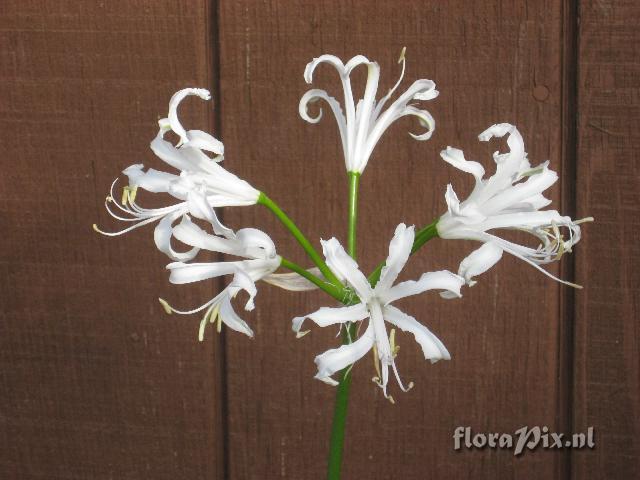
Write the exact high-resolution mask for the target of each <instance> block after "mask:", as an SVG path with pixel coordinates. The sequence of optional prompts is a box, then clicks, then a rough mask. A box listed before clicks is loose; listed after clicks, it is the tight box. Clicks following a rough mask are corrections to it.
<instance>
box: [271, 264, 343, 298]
mask: <svg viewBox="0 0 640 480" xmlns="http://www.w3.org/2000/svg"><path fill="white" fill-rule="evenodd" d="M280 266H281V267H284V268H288V269H289V270H291V271H293V272H296V273H297V274H298V275H300V276H302V277H304V278H306V279H307V280H309V281H310V282H311V283H313V284H314V285H316V286H317V287H318V288H320V289H321V290H324V291H325V292H327V293H328V294H329V295H331V296H332V297H333V298H335V299H336V300H338V301H339V302H342V303H344V302H346V301H347V299H348V298H349V293H348V292H347V290H346V289H344V288H341V287H337V286H335V285H334V284H333V283H329V282H326V281H324V280H322V279H321V278H318V277H316V276H315V275H314V274H313V273H311V272H309V271H308V270H305V269H304V268H302V267H301V266H300V265H298V264H297V263H294V262H292V261H290V260H287V259H286V258H284V257H282V260H281V261H280Z"/></svg>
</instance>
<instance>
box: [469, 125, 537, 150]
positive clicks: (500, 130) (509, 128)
mask: <svg viewBox="0 0 640 480" xmlns="http://www.w3.org/2000/svg"><path fill="white" fill-rule="evenodd" d="M506 134H509V138H508V139H507V145H508V146H509V150H510V153H511V154H512V155H515V156H524V155H525V152H524V140H522V135H520V132H519V131H518V129H517V128H516V127H515V126H514V125H511V124H510V123H498V124H496V125H492V126H490V127H489V128H487V129H486V130H485V131H484V132H482V133H481V134H480V135H478V139H479V140H480V141H481V142H488V141H489V140H491V138H493V137H498V138H501V137H504V136H505V135H506Z"/></svg>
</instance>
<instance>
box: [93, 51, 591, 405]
mask: <svg viewBox="0 0 640 480" xmlns="http://www.w3.org/2000/svg"><path fill="white" fill-rule="evenodd" d="M322 63H327V64H329V65H331V66H333V67H334V68H335V69H336V70H337V72H338V74H339V76H340V80H341V82H342V87H343V93H344V103H343V105H341V104H340V103H339V102H338V101H337V100H336V99H335V98H333V97H331V96H329V94H328V93H327V92H326V91H324V90H319V89H311V90H309V91H308V92H307V93H305V94H304V95H303V96H302V99H301V100H300V115H301V116H302V118H303V119H304V120H306V121H308V122H310V123H317V122H318V121H319V120H320V118H321V116H322V110H320V111H319V113H318V114H317V115H316V116H312V115H310V114H309V111H308V107H309V105H310V104H311V103H313V102H316V101H319V100H322V101H324V102H326V103H327V104H328V106H329V107H330V109H331V111H332V113H333V115H334V117H335V120H336V122H337V125H338V131H339V133H340V138H341V142H342V147H343V151H344V158H345V165H346V169H347V172H348V174H349V178H350V179H352V178H354V177H358V176H359V175H360V174H361V173H362V172H363V171H364V169H365V167H366V166H367V163H368V161H369V159H370V157H371V155H372V152H373V150H374V147H375V145H376V144H377V142H378V141H379V140H380V138H381V136H382V134H383V133H384V132H385V131H386V130H387V128H388V127H389V126H390V125H391V124H392V123H393V122H395V121H396V120H397V119H399V118H401V117H403V116H407V115H409V116H414V117H416V118H417V119H418V120H419V122H420V124H421V125H422V126H423V127H425V128H426V132H424V133H422V134H420V135H414V134H411V135H412V136H413V137H414V138H415V139H417V140H427V139H429V138H430V137H431V135H432V133H433V130H434V128H435V122H434V120H433V117H432V116H431V115H430V114H429V112H427V111H426V110H424V109H421V108H419V107H418V106H417V104H416V102H421V101H426V100H432V99H434V98H435V97H436V96H437V95H438V91H437V90H436V89H435V84H434V82H433V81H431V80H426V79H420V80H416V81H415V82H413V84H412V85H411V86H409V88H407V89H406V90H405V91H404V93H402V94H400V95H399V96H398V97H397V98H396V99H395V100H394V101H391V97H392V96H393V95H394V93H395V92H396V90H397V89H398V87H399V86H400V84H401V82H402V80H403V77H404V73H405V67H406V59H405V55H404V50H403V52H402V54H401V56H400V60H399V63H401V64H402V72H401V74H400V78H399V79H398V81H397V82H396V83H395V85H394V86H393V87H392V88H391V89H390V90H389V91H388V93H387V94H386V95H384V96H383V97H382V98H380V100H376V97H377V89H378V81H379V77H380V67H379V65H378V64H377V63H376V62H372V61H370V60H368V59H367V58H365V57H363V56H361V55H359V56H356V57H354V58H352V59H350V60H349V61H348V62H346V64H345V63H343V62H342V61H341V60H340V59H338V58H337V57H335V56H332V55H322V56H320V57H318V58H315V59H313V61H311V62H310V63H309V64H308V65H307V67H306V69H305V72H304V79H305V80H306V82H307V83H311V82H312V80H313V73H314V71H315V69H316V68H317V67H318V65H320V64H322ZM361 66H362V67H366V69H367V73H368V76H367V81H366V86H365V90H364V94H363V98H362V99H360V100H359V101H357V102H356V101H355V100H354V96H353V90H352V86H351V80H350V75H351V73H352V72H353V70H354V69H356V68H358V67H361ZM189 96H196V97H199V98H201V99H203V100H209V99H210V95H209V92H208V91H207V90H204V89H200V88H187V89H184V90H180V91H179V92H177V93H176V94H175V95H174V96H173V97H172V98H171V100H170V102H169V113H168V115H167V118H163V119H162V120H160V121H159V122H158V123H159V131H158V134H157V136H156V137H155V138H154V139H153V141H152V142H151V149H152V151H153V152H154V153H155V154H156V156H157V157H158V158H160V160H162V161H163V162H164V163H166V164H167V165H168V166H169V167H172V168H173V169H174V170H175V171H177V172H176V173H171V172H165V171H158V170H154V169H152V168H147V169H145V167H144V165H141V164H136V165H131V166H129V167H128V168H126V169H125V170H124V171H123V174H124V175H125V176H127V177H128V185H126V186H125V187H123V189H122V197H121V202H117V201H116V200H115V198H116V197H115V194H114V190H115V187H116V183H117V179H116V181H114V182H113V184H112V185H111V192H110V195H109V196H108V197H107V200H106V202H105V206H106V208H107V211H108V212H109V213H110V214H111V215H112V216H113V217H114V218H116V219H117V220H120V221H123V222H129V223H131V225H130V226H129V227H128V228H125V229H123V230H120V231H117V232H105V231H103V230H100V229H98V228H97V227H96V226H95V225H94V228H95V229H96V230H97V231H98V232H100V233H103V234H105V235H110V236H115V235H121V234H124V233H126V232H129V231H131V230H134V229H136V228H139V227H142V226H144V225H147V224H151V223H155V222H157V225H156V227H155V230H154V240H155V244H156V246H157V248H158V250H159V251H160V252H162V253H164V254H166V255H167V256H168V257H169V259H170V260H171V263H169V264H168V265H167V270H168V271H169V281H170V282H171V283H174V284H187V283H192V282H200V281H206V280H209V279H213V278H217V277H223V276H224V277H228V278H229V279H230V280H229V281H228V283H227V284H226V286H225V288H224V289H223V290H222V291H221V292H219V293H218V294H217V295H216V296H215V297H213V298H212V299H210V300H208V301H206V302H204V303H203V304H202V305H200V306H198V307H196V308H193V309H191V310H178V309H175V308H173V307H172V306H171V305H170V304H169V303H168V302H167V301H165V300H163V299H160V303H161V304H162V306H163V307H164V309H165V310H166V312H167V313H179V314H191V313H196V312H204V313H203V316H202V320H201V323H200V330H199V338H200V340H202V339H203V336H204V331H205V327H206V325H207V324H209V323H212V324H215V325H216V328H217V330H218V331H220V329H221V328H222V324H225V325H226V326H227V327H229V328H230V329H232V330H235V331H237V332H242V333H244V334H246V335H248V336H253V331H252V329H251V327H250V326H249V324H248V323H247V322H246V321H244V320H243V319H242V318H240V316H239V315H238V314H237V313H236V311H235V310H234V308H233V303H232V302H233V299H234V298H235V297H236V296H237V295H238V294H239V293H240V292H242V291H244V292H245V294H246V296H247V299H246V302H245V305H244V308H245V310H253V309H254V300H255V297H256V295H257V285H256V284H257V283H258V282H259V281H264V282H266V283H270V284H272V285H275V286H277V287H280V288H284V289H287V290H292V291H304V290H311V289H315V288H320V289H322V290H324V291H326V292H327V293H328V294H330V295H331V296H332V297H333V298H335V299H336V300H339V301H340V302H341V303H342V304H343V305H341V306H337V307H336V306H329V307H322V308H320V309H319V310H317V311H315V312H313V313H310V314H308V315H304V316H300V317H295V318H294V319H293V324H292V327H293V330H294V332H295V333H296V334H297V336H298V337H302V336H303V335H304V334H306V333H308V331H305V330H303V325H304V324H305V321H306V320H307V319H308V320H311V321H312V322H313V323H315V324H316V325H317V326H318V327H327V326H335V327H338V328H339V329H340V330H343V331H344V332H345V333H346V335H344V337H345V341H344V344H343V345H341V346H339V347H338V348H334V349H330V350H327V351H326V352H324V353H322V354H320V355H318V356H317V357H316V358H315V363H316V365H317V369H318V371H317V374H316V378H317V379H319V380H322V381H324V382H326V383H329V384H332V385H337V384H338V381H337V380H336V379H335V378H334V376H335V375H336V374H337V373H338V372H340V371H348V370H345V369H348V368H349V367H350V366H351V365H353V364H354V363H355V362H357V361H358V360H359V359H360V358H362V357H363V356H364V355H366V354H367V353H368V352H370V351H372V352H373V356H374V360H375V365H376V376H375V377H374V381H375V383H376V384H377V385H379V386H380V388H381V389H382V390H383V392H384V395H385V397H387V398H389V399H390V400H392V401H393V398H392V397H391V396H390V395H389V394H388V392H387V390H388V382H389V377H390V372H391V373H393V376H394V377H395V379H396V381H397V383H398V385H399V387H400V389H402V390H403V391H407V390H408V389H409V388H411V386H412V385H413V384H412V383H409V384H408V385H407V386H405V384H404V383H403V382H402V380H401V378H400V375H399V373H398V369H397V365H396V356H397V353H398V347H397V345H396V343H395V332H396V330H395V329H396V328H398V329H400V330H402V331H404V332H407V333H411V334H412V335H413V336H414V338H415V340H416V342H417V343H418V345H419V346H420V348H421V349H422V352H423V354H424V357H425V359H428V360H430V361H431V362H436V361H438V360H442V359H445V360H449V359H450V358H451V356H450V354H449V352H448V350H447V348H446V347H445V346H444V344H443V342H442V341H440V340H439V339H438V337H436V336H435V335H434V334H433V333H432V332H431V331H430V330H429V329H428V328H427V327H426V326H425V325H423V324H422V323H420V322H419V321H418V320H416V319H415V318H413V317H412V316H410V315H408V314H406V313H404V312H403V311H401V310H400V309H398V308H397V307H395V306H394V305H393V302H395V301H396V300H399V299H401V298H405V297H408V296H412V295H418V294H420V293H423V292H426V291H428V290H436V291H439V292H440V295H441V296H442V297H444V298H447V299H455V298H459V297H461V290H462V288H463V287H464V286H465V285H466V286H473V285H474V284H475V283H476V281H475V280H474V277H476V276H478V275H480V274H482V273H484V272H486V271H487V270H488V269H489V268H491V267H492V266H493V265H495V264H496V263H497V262H498V261H499V260H500V259H501V258H502V253H503V252H505V251H506V252H507V253H509V254H511V255H513V256H515V257H517V258H520V259H521V260H524V261H525V262H527V263H529V264H531V265H533V266H534V267H535V268H537V269H539V270H541V271H542V272H544V273H545V274H546V275H548V276H550V277H552V278H554V279H556V280H558V281H560V282H562V283H566V284H569V285H572V286H576V287H577V285H575V284H572V283H569V282H566V281H564V280H560V279H558V278H556V277H555V276H553V275H552V274H551V273H549V272H547V271H546V270H544V269H543V268H542V265H545V264H548V263H551V262H554V261H557V260H559V259H560V257H561V256H562V255H563V254H564V253H565V252H570V251H571V249H572V247H573V246H574V245H575V244H576V243H577V242H578V241H579V240H580V226H579V224H580V223H581V222H584V221H587V220H592V219H591V218H588V219H583V220H581V221H574V220H572V219H571V218H570V217H567V216H562V215H560V214H559V213H558V212H557V211H556V210H543V208H545V207H547V206H548V205H549V204H550V203H551V201H550V200H548V199H547V198H545V197H544V195H543V192H544V191H545V190H547V189H548V188H549V187H551V186H552V185H553V184H554V183H555V182H556V180H557V178H558V176H557V174H556V173H555V172H554V171H553V170H550V169H549V162H545V163H542V164H541V165H538V166H535V167H532V166H531V164H530V163H529V160H528V159H527V154H526V152H525V149H524V142H523V139H522V136H521V135H520V133H519V132H518V130H517V129H516V127H515V126H513V125H510V124H508V123H501V124H497V125H493V126H491V127H490V128H488V129H487V130H486V131H485V132H483V133H481V134H480V136H479V138H480V140H482V141H487V140H489V139H490V138H492V137H498V138H499V137H505V136H507V145H508V147H509V151H508V152H506V153H499V152H496V153H495V154H494V155H493V159H494V161H495V163H496V171H495V173H494V174H493V176H491V177H489V178H484V177H485V170H484V168H483V166H482V165H481V164H480V163H478V162H473V161H468V160H466V159H465V157H464V154H463V152H462V151H461V150H458V149H455V148H451V147H447V148H446V149H445V150H443V151H442V152H441V156H442V158H443V159H444V160H445V161H446V162H447V163H449V164H450V165H452V166H454V167H455V168H457V169H459V170H462V171H463V172H466V173H470V174H471V175H473V176H474V178H475V186H474V188H473V191H472V192H471V194H470V195H469V196H468V198H467V199H465V200H464V201H460V200H459V198H458V196H457V195H456V193H455V191H454V190H453V187H452V186H451V185H449V186H448V187H447V189H446V193H445V201H446V205H447V211H446V212H445V213H444V214H443V215H442V216H441V217H440V218H439V219H437V220H436V221H435V222H432V223H430V224H427V226H426V227H425V228H423V229H420V230H418V231H416V229H415V227H413V226H406V225H405V224H404V223H400V224H399V225H398V226H397V228H396V230H395V234H394V236H393V238H392V239H391V242H390V244H389V254H388V257H387V258H386V260H385V261H384V262H382V263H381V264H380V267H379V268H378V269H377V270H376V271H375V272H374V273H373V274H372V275H370V276H369V277H368V278H367V276H366V275H365V274H364V273H363V272H362V271H361V270H360V269H359V267H358V265H357V263H356V261H355V260H354V258H353V257H352V256H351V255H350V254H348V253H347V251H345V249H344V248H343V246H342V245H341V244H340V242H339V241H338V240H337V239H336V238H331V239H330V240H326V241H325V240H321V245H322V251H323V253H324V258H322V256H321V255H319V254H318V253H317V252H316V251H315V249H314V247H313V245H312V244H311V242H309V241H308V240H307V239H306V237H304V235H303V234H302V232H301V231H300V230H299V229H298V228H297V226H296V225H295V223H293V221H292V220H291V219H290V218H289V217H287V216H286V214H285V213H284V212H283V211H282V210H281V209H280V208H279V207H278V206H277V205H276V204H275V202H273V201H272V200H271V199H269V198H268V197H267V196H266V195H265V194H264V193H262V192H260V191H259V190H257V189H256V188H254V187H253V186H251V185H250V184H249V183H248V182H246V181H245V180H242V179H240V178H238V177H237V176H236V175H234V174H233V173H231V172H229V171H228V170H226V169H225V168H224V167H222V165H221V163H222V161H223V154H224V146H223V144H222V142H220V141H219V140H217V139H216V138H214V137H213V136H212V135H210V134H208V133H206V132H203V131H200V130H186V129H185V128H184V127H183V126H182V124H181V123H180V120H179V118H178V106H179V104H180V103H181V102H182V101H183V100H184V99H185V98H187V97H189ZM388 103H390V105H389V106H388V107H387V108H386V109H385V107H386V106H387V104H388ZM343 108H344V112H343ZM169 132H172V133H173V134H174V135H175V136H176V137H177V138H178V142H177V143H176V144H173V143H171V142H169V141H167V140H166V139H165V136H166V135H167V134H168V133H169ZM350 181H351V180H350ZM355 186H356V188H357V183H356V184H355ZM140 190H144V191H146V192H149V193H153V194H164V195H165V196H168V197H169V198H171V199H172V200H171V203H170V204H169V205H167V206H165V207H160V208H145V207H143V206H141V205H140V204H139V203H138V201H137V198H138V197H137V195H138V192H139V191H140ZM356 198H357V195H354V196H352V197H351V198H350V199H349V200H350V209H349V210H350V212H355V209H352V208H351V207H352V206H354V204H353V202H355V199H356ZM256 204H260V205H263V206H265V207H267V208H268V209H269V210H270V211H271V212H272V213H273V214H275V215H276V216H277V217H278V219H279V220H281V221H282V223H283V225H284V226H285V227H286V228H287V229H288V230H289V231H290V232H291V233H292V235H293V236H294V237H295V238H296V240H298V242H299V243H300V245H301V246H302V247H303V249H304V250H305V252H306V253H307V254H308V255H309V258H310V260H311V261H312V262H313V263H314V264H315V267H314V268H310V269H306V268H302V267H300V266H298V265H297V264H295V263H293V262H290V261H289V260H286V259H285V258H283V257H282V256H281V255H279V254H278V253H277V250H276V246H275V245H274V243H273V241H272V240H271V238H270V237H269V236H268V235H267V234H266V233H264V232H262V231H260V230H257V229H255V228H242V229H239V230H237V231H234V230H232V229H230V228H228V227H226V226H225V225H224V224H223V223H222V222H221V221H220V219H219V217H218V215H217V213H216V210H215V209H216V208H219V207H236V206H248V205H256ZM349 224H350V227H353V232H355V216H354V214H351V215H350V217H349ZM505 229H509V230H517V231H524V232H527V233H528V234H530V235H532V236H533V237H535V239H536V240H537V241H538V242H539V244H538V245H537V246H536V247H530V246H526V245H520V244H518V243H515V242H513V241H509V240H506V239H504V238H502V237H501V236H500V235H499V232H500V231H501V230H505ZM350 232H351V230H350ZM354 235H355V233H354ZM435 236H438V237H440V238H442V239H465V240H474V241H478V242H481V243H482V246H480V248H478V249H477V250H475V251H473V252H472V253H471V254H470V255H469V256H467V257H466V258H465V259H464V260H463V261H462V262H461V263H460V265H459V268H458V272H457V273H452V272H450V271H447V270H442V271H436V272H427V273H424V274H423V275H422V276H421V277H420V278H419V279H417V280H410V281H404V282H400V283H395V282H396V280H397V278H398V276H399V274H400V272H401V271H402V269H403V268H404V266H405V264H406V263H407V262H408V260H409V258H410V256H411V255H412V254H413V253H415V252H416V251H417V250H418V249H419V248H420V247H421V246H422V244H424V243H425V242H426V241H428V240H430V239H431V238H433V237H435ZM173 240H175V241H177V242H180V243H181V244H182V245H183V248H182V249H180V250H176V249H174V247H173V243H172V241H173ZM352 247H353V245H352V243H351V240H350V244H349V252H350V253H351V254H353V252H352ZM200 251H209V252H215V253H217V254H223V255H227V256H231V257H233V259H232V260H228V261H227V260H225V261H218V262H197V261H196V258H197V256H198V254H199V252H200ZM281 267H282V268H287V269H289V270H291V272H289V273H275V272H276V271H277V270H278V269H279V268H281ZM365 322H366V326H363V324H364V323H365ZM387 324H389V325H390V326H391V328H390V331H388V330H387ZM353 327H357V328H353Z"/></svg>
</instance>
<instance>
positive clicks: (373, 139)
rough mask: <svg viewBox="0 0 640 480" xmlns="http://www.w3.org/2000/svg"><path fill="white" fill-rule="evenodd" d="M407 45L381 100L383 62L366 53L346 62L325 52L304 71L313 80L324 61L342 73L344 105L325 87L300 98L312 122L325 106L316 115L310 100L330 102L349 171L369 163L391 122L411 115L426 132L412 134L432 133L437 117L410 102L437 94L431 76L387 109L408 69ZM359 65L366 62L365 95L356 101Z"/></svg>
mask: <svg viewBox="0 0 640 480" xmlns="http://www.w3.org/2000/svg"><path fill="white" fill-rule="evenodd" d="M404 53H405V49H403V50H402V54H401V55H400V59H399V60H398V63H402V72H401V74H400V78H399V79H398V81H397V82H396V84H395V85H394V86H393V88H391V89H390V90H389V92H388V93H387V94H386V95H385V96H384V97H383V98H382V99H380V101H378V102H376V93H377V90H378V80H379V78H380V66H379V65H378V64H377V63H376V62H371V61H369V60H368V59H367V58H366V57H364V56H362V55H358V56H355V57H353V58H352V59H351V60H349V61H348V62H347V63H346V65H345V64H344V63H343V62H342V60H340V59H339V58H337V57H335V56H333V55H322V56H320V57H318V58H314V59H313V61H312V62H310V63H309V64H308V65H307V67H306V69H305V71H304V79H305V81H306V82H307V83H309V84H310V83H312V81H313V72H314V71H315V69H316V67H317V66H318V65H320V64H321V63H328V64H330V65H332V66H333V67H334V68H335V69H336V70H337V71H338V74H339V75H340V80H341V82H342V88H343V90H344V109H345V111H346V116H345V114H344V113H343V111H342V108H341V106H340V103H339V102H338V101H337V100H336V99H335V98H333V97H331V96H329V94H328V93H327V92H326V91H325V90H320V89H311V90H309V91H308V92H306V93H305V94H304V95H303V96H302V98H301V99H300V106H299V111H300V116H301V117H302V118H303V119H304V120H306V121H307V122H309V123H318V122H319V121H320V119H321V118H322V110H320V112H319V113H318V115H317V116H316V117H312V116H310V115H309V112H308V110H307V107H308V105H309V104H310V103H313V102H316V101H319V100H324V101H325V102H327V104H328V105H329V107H330V108H331V111H332V112H333V115H334V117H335V119H336V121H337V123H338V130H339V131H340V138H341V140H342V149H343V151H344V158H345V163H346V167H347V171H348V172H356V173H362V172H363V171H364V169H365V167H366V166H367V162H368V161H369V157H370V156H371V153H372V152H373V149H374V147H375V146H376V144H377V143H378V141H379V140H380V137H381V136H382V134H383V133H384V132H385V130H386V129H387V128H389V126H390V125H391V124H392V123H393V122H395V121H396V120H398V119H399V118H401V117H404V116H406V115H411V116H414V117H417V118H418V121H419V122H420V125H421V126H423V127H425V128H426V129H427V131H426V132H425V133H422V134H419V135H415V134H413V133H410V135H411V136H412V137H413V138H415V139H416V140H427V139H429V138H430V137H431V135H432V134H433V130H434V128H435V121H434V119H433V117H432V116H431V114H430V113H429V112H428V111H426V110H421V109H419V108H417V107H415V106H414V105H412V104H410V102H412V101H421V100H432V99H434V98H435V97H437V96H438V91H437V90H436V85H435V83H434V82H433V81H431V80H424V79H422V80H416V81H415V82H414V83H413V84H412V85H411V86H410V87H409V88H408V89H407V90H406V91H405V92H404V93H403V94H402V95H400V96H399V97H398V98H397V99H396V100H395V101H394V102H393V103H392V104H391V105H390V106H389V108H387V109H386V110H385V111H384V112H383V111H382V110H383V108H384V106H385V104H386V102H387V101H388V100H389V98H390V97H391V95H392V94H393V93H394V92H395V91H396V89H397V88H398V86H399V85H400V83H401V81H402V79H403V77H404V71H405V56H404ZM360 65H366V66H367V71H368V75H367V83H366V87H365V91H364V97H363V98H362V99H361V100H359V101H358V103H357V104H356V103H355V102H354V98H353V92H352V88H351V79H350V75H351V72H352V71H353V70H354V69H355V68H356V67H358V66H360Z"/></svg>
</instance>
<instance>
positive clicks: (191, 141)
mask: <svg viewBox="0 0 640 480" xmlns="http://www.w3.org/2000/svg"><path fill="white" fill-rule="evenodd" d="M187 139H188V141H187V142H185V143H184V145H183V147H187V146H188V147H191V148H197V149H200V150H206V151H207V152H211V153H214V154H216V155H224V145H223V144H222V142H221V141H220V140H218V139H217V138H215V137H214V136H213V135H210V134H208V133H207V132H203V131H202V130H189V131H188V132H187ZM220 160H222V159H221V158H220Z"/></svg>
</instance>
